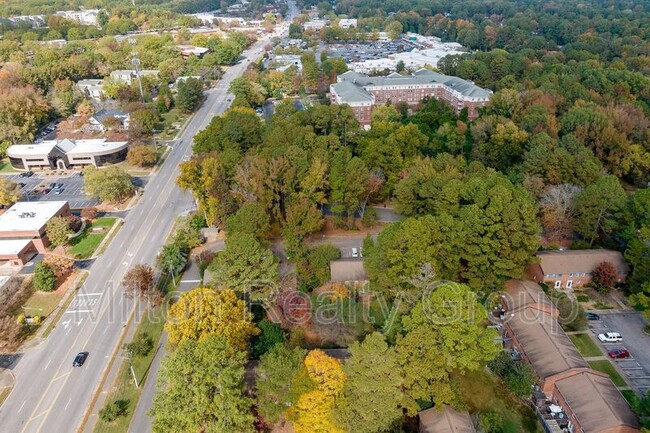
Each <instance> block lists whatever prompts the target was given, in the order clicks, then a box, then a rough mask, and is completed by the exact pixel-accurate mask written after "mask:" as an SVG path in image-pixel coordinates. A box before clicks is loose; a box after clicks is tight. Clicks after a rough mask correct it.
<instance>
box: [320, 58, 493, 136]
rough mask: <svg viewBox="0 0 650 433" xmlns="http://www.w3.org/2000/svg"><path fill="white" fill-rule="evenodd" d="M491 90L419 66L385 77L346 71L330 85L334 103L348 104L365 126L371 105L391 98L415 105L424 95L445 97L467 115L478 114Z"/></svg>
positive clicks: (476, 115)
mask: <svg viewBox="0 0 650 433" xmlns="http://www.w3.org/2000/svg"><path fill="white" fill-rule="evenodd" d="M491 96H492V91H491V90H487V89H483V88H481V87H478V86H476V85H475V84H474V83H472V82H471V81H467V80H463V79H462V78H458V77H450V76H448V75H443V74H439V73H437V72H433V71H429V70H427V69H420V70H419V71H417V72H415V73H413V75H400V74H398V73H392V74H390V75H388V76H386V77H369V76H368V75H364V74H360V73H357V72H352V71H348V72H346V73H344V74H342V75H339V76H338V77H337V83H336V84H332V85H331V86H330V100H331V102H332V103H333V104H348V105H349V106H350V107H351V108H352V110H353V111H354V114H355V116H356V118H357V120H358V121H359V123H361V124H362V125H364V126H367V125H369V124H370V121H371V115H372V109H373V108H374V107H376V106H381V105H386V103H388V102H391V103H393V104H395V103H398V102H406V103H407V104H409V105H416V104H418V103H419V102H420V101H422V100H423V99H424V98H427V97H433V98H436V99H441V100H444V101H447V102H448V103H449V104H450V105H451V107H452V108H453V109H454V110H455V111H456V112H457V113H459V112H460V111H461V110H462V109H463V108H467V111H468V115H469V118H470V119H475V118H476V117H478V109H479V108H480V107H483V106H484V105H485V104H487V103H488V102H489V100H490V97H491Z"/></svg>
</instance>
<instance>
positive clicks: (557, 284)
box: [555, 280, 562, 289]
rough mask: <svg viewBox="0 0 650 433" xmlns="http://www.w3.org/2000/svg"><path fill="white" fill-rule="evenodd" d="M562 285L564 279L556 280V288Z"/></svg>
mask: <svg viewBox="0 0 650 433" xmlns="http://www.w3.org/2000/svg"><path fill="white" fill-rule="evenodd" d="M560 287H562V281H559V280H558V281H556V282H555V288H556V289H559V288H560Z"/></svg>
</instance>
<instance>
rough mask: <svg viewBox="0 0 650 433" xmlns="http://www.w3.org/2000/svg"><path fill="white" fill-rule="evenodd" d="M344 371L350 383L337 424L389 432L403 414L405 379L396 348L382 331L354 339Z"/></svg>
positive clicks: (369, 432)
mask: <svg viewBox="0 0 650 433" xmlns="http://www.w3.org/2000/svg"><path fill="white" fill-rule="evenodd" d="M349 350H350V355H351V358H350V359H349V360H347V361H346V363H345V365H344V366H343V371H344V372H345V375H346V376H347V379H348V380H347V382H346V383H345V386H344V387H343V397H342V399H340V401H339V402H338V403H337V408H336V411H335V417H336V419H337V424H339V425H340V426H342V427H344V429H345V431H350V432H359V433H376V432H382V431H389V430H390V428H391V427H392V426H393V425H395V424H396V422H397V421H398V420H400V419H401V417H402V409H401V408H400V406H399V405H400V402H401V398H402V390H401V384H402V378H401V374H400V365H399V363H398V360H397V357H396V355H395V349H394V348H392V347H389V346H388V344H386V341H385V340H384V337H383V336H382V335H381V334H379V333H374V334H370V335H368V336H367V337H366V338H365V340H364V341H363V343H359V342H354V343H353V344H352V345H351V346H350V348H349Z"/></svg>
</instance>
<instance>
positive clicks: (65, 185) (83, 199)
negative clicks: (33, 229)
mask: <svg viewBox="0 0 650 433" xmlns="http://www.w3.org/2000/svg"><path fill="white" fill-rule="evenodd" d="M8 178H9V179H11V180H12V181H13V182H15V183H17V184H18V185H21V191H22V193H23V194H24V197H25V198H24V200H25V201H61V200H65V201H67V202H68V203H70V208H72V209H83V208H85V207H90V206H96V205H98V204H99V201H98V200H97V199H95V198H91V197H88V196H87V195H86V194H85V193H84V192H83V185H84V179H83V177H82V176H81V175H80V174H78V173H77V174H74V175H72V176H67V177H57V176H43V175H41V174H38V173H37V174H34V175H33V176H31V177H21V176H20V175H19V174H14V175H11V176H8ZM133 183H134V184H135V186H137V187H143V186H144V185H145V183H146V179H145V178H140V177H136V178H134V179H133ZM52 184H57V185H58V184H61V187H60V188H58V189H55V188H52V186H51V185H52Z"/></svg>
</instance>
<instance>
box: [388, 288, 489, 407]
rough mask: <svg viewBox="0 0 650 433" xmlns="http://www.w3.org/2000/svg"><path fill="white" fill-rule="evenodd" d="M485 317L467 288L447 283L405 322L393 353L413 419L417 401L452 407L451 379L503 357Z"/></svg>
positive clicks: (427, 294)
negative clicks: (447, 404) (395, 356)
mask: <svg viewBox="0 0 650 433" xmlns="http://www.w3.org/2000/svg"><path fill="white" fill-rule="evenodd" d="M450 306H453V308H450ZM487 314H488V313H487V311H486V309H485V308H484V307H483V305H481V303H480V302H479V301H478V299H477V297H476V295H475V294H474V293H473V292H472V291H471V290H470V289H469V287H467V286H466V285H463V284H456V283H443V284H441V285H439V286H437V287H435V289H434V290H433V292H432V293H426V292H425V293H424V295H423V297H422V300H421V301H420V302H418V303H417V304H416V306H415V307H414V308H413V310H412V311H411V312H410V314H408V315H407V316H404V317H403V319H402V327H403V334H402V335H399V336H398V338H397V343H396V346H395V351H396V354H397V358H398V362H399V364H400V366H401V370H402V379H403V381H402V389H403V391H404V395H403V401H402V406H403V407H404V408H405V409H406V411H407V413H408V414H409V415H415V414H416V413H417V412H418V411H419V404H418V402H419V401H422V402H431V403H435V404H436V405H440V404H446V403H451V402H453V401H454V397H455V394H454V391H453V389H452V386H451V384H450V377H449V374H450V373H451V372H452V371H455V372H460V373H462V372H466V371H475V370H478V369H479V368H481V367H483V366H485V364H486V363H487V362H488V361H490V360H492V359H494V357H495V356H496V355H497V354H498V353H499V350H500V349H499V347H498V346H497V332H496V330H494V329H492V328H486V327H485V323H484V322H485V320H486V318H487Z"/></svg>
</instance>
